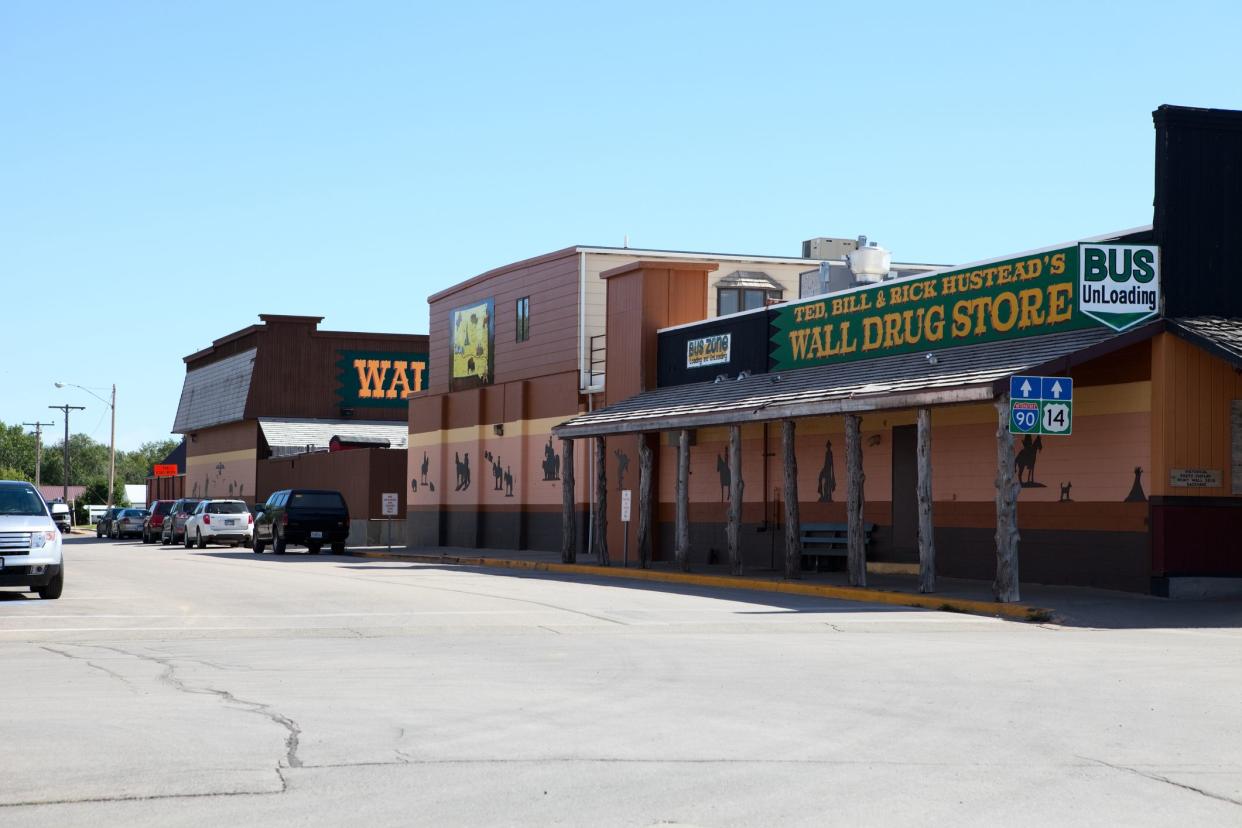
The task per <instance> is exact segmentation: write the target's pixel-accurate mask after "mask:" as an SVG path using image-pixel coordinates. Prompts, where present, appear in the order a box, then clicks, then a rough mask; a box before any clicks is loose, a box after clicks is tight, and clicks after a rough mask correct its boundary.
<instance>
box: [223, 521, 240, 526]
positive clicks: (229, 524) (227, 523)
mask: <svg viewBox="0 0 1242 828" xmlns="http://www.w3.org/2000/svg"><path fill="white" fill-rule="evenodd" d="M224 525H225V526H236V525H237V521H235V520H226V521H225V522H224Z"/></svg>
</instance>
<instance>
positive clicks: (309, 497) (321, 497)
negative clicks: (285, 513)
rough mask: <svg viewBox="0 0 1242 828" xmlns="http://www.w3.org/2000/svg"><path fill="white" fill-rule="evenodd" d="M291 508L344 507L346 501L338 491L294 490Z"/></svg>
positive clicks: (291, 497)
mask: <svg viewBox="0 0 1242 828" xmlns="http://www.w3.org/2000/svg"><path fill="white" fill-rule="evenodd" d="M289 508H290V509H344V508H345V501H344V500H342V499H341V496H340V495H339V494H337V493H336V492H294V493H293V495H291V496H290V498H289Z"/></svg>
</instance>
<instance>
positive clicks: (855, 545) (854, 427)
mask: <svg viewBox="0 0 1242 828" xmlns="http://www.w3.org/2000/svg"><path fill="white" fill-rule="evenodd" d="M860 429H861V418H860V417H859V416H858V415H857V414H846V415H845V460H846V466H845V469H846V476H845V487H846V492H847V494H846V505H845V515H846V519H847V523H846V526H847V528H848V532H849V540H848V546H849V576H850V586H859V587H861V586H866V585H867V547H866V545H865V538H864V537H863V481H864V479H865V478H864V475H863V465H862V435H861V434H860Z"/></svg>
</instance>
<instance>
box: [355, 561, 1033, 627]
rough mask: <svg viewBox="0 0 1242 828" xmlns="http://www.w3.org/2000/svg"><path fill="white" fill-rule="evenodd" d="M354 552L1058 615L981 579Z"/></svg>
mask: <svg viewBox="0 0 1242 828" xmlns="http://www.w3.org/2000/svg"><path fill="white" fill-rule="evenodd" d="M350 554H352V555H356V556H358V557H365V558H389V559H393V560H404V561H411V562H414V563H434V564H449V565H455V566H472V567H479V568H487V569H513V570H525V571H528V572H529V571H538V572H553V573H557V574H561V575H584V576H591V577H593V578H618V579H628V580H637V581H648V582H658V583H666V584H683V585H693V586H708V587H718V588H726V589H750V590H759V591H763V592H780V593H785V594H794V595H808V596H814V597H821V598H832V599H837V600H845V601H865V602H871V603H881V604H890V605H897V606H908V607H918V608H922V609H932V610H946V611H950V612H965V613H971V614H975V615H992V616H999V617H1003V618H1010V619H1013V620H1019V621H1048V620H1051V619H1052V618H1053V617H1054V615H1055V613H1054V612H1053V611H1052V610H1051V609H1048V608H1045V607H1042V606H1034V605H1032V604H1029V603H1015V604H999V603H996V602H995V601H993V600H992V595H991V585H990V584H987V583H984V582H981V581H965V580H956V579H938V581H937V587H938V591H937V592H936V593H934V594H921V593H919V592H918V586H917V578H916V577H915V576H911V575H879V574H874V573H869V574H868V576H867V587H851V586H849V585H848V583H847V576H846V573H844V572H822V573H816V572H803V573H802V579H801V580H797V581H787V580H785V578H784V577H783V576H782V575H781V573H780V572H777V571H773V570H770V569H755V570H752V571H749V572H746V573H744V574H743V575H740V576H735V575H730V574H729V573H728V567H727V566H726V565H723V564H699V565H696V566H695V567H694V568H693V571H691V572H682V571H681V570H679V569H677V568H676V567H675V565H674V564H673V563H672V562H670V561H659V562H656V563H653V564H652V565H651V567H650V568H649V569H639V568H637V565H636V563H635V562H634V561H631V562H630V566H629V567H624V566H622V565H621V562H619V561H615V560H614V561H613V562H612V565H611V566H607V567H604V566H600V565H599V564H598V562H597V561H596V560H595V558H594V557H593V556H579V558H578V563H574V564H563V563H561V558H560V555H559V554H558V553H555V552H541V551H533V550H504V549H465V548H460V547H426V548H413V549H399V548H396V547H394V548H393V550H392V552H391V553H389V552H388V550H387V548H386V547H383V546H372V547H365V548H355V549H351V550H350Z"/></svg>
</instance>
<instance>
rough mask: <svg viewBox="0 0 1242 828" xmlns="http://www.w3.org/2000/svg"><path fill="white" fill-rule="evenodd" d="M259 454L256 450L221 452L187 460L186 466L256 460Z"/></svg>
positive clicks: (200, 455)
mask: <svg viewBox="0 0 1242 828" xmlns="http://www.w3.org/2000/svg"><path fill="white" fill-rule="evenodd" d="M257 457H258V454H257V452H256V450H255V449H238V450H237V451H219V452H216V453H215V454H199V455H197V456H195V457H187V458H186V459H185V464H186V466H199V465H202V464H203V463H224V462H227V461H229V460H255V459H257Z"/></svg>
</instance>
